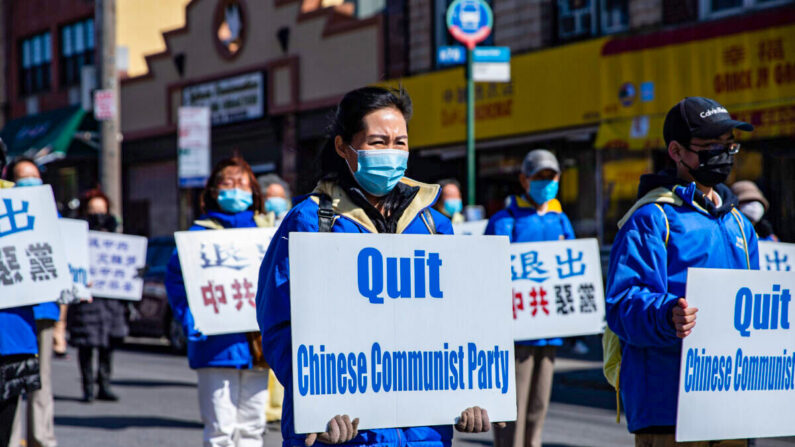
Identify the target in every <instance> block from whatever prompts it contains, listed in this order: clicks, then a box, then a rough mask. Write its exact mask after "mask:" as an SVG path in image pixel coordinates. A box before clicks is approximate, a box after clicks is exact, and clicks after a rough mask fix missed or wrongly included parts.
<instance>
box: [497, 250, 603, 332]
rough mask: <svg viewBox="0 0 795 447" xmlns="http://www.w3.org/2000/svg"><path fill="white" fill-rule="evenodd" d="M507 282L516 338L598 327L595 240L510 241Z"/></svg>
mask: <svg viewBox="0 0 795 447" xmlns="http://www.w3.org/2000/svg"><path fill="white" fill-rule="evenodd" d="M511 284H512V285H513V290H512V292H511V297H512V302H513V320H514V338H515V339H516V340H517V341H519V340H535V339H539V338H552V337H574V336H579V335H590V334H600V333H602V331H603V330H604V326H605V323H604V320H605V298H604V288H603V287H602V267H601V264H600V261H599V245H598V244H597V242H596V239H573V240H566V241H554V242H528V243H518V244H511Z"/></svg>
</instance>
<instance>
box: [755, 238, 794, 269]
mask: <svg viewBox="0 0 795 447" xmlns="http://www.w3.org/2000/svg"><path fill="white" fill-rule="evenodd" d="M759 270H767V271H771V272H795V244H785V243H783V242H765V241H759Z"/></svg>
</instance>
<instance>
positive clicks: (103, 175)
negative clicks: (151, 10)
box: [94, 0, 121, 217]
mask: <svg viewBox="0 0 795 447" xmlns="http://www.w3.org/2000/svg"><path fill="white" fill-rule="evenodd" d="M94 23H95V26H96V32H95V36H96V41H97V43H98V45H97V48H98V50H99V51H98V54H97V56H98V57H97V86H98V88H99V89H101V90H111V91H113V98H114V101H115V102H116V113H114V114H113V118H111V119H107V120H102V121H100V126H101V134H102V153H101V155H100V162H99V163H100V165H99V173H100V181H101V184H102V189H103V191H104V192H105V194H106V195H107V196H108V198H109V199H110V203H111V207H112V208H111V209H110V210H109V211H110V213H112V214H114V215H116V216H119V217H121V150H120V146H121V144H120V143H121V142H120V135H121V129H120V126H119V123H120V121H121V120H120V119H119V115H120V114H121V107H119V96H120V95H119V79H118V77H117V76H116V0H94Z"/></svg>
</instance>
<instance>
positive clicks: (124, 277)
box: [88, 231, 146, 301]
mask: <svg viewBox="0 0 795 447" xmlns="http://www.w3.org/2000/svg"><path fill="white" fill-rule="evenodd" d="M88 240H89V241H88V255H89V257H90V259H91V268H90V274H91V282H92V284H91V294H92V295H93V296H94V297H101V298H116V299H120V300H131V301H140V300H141V297H142V295H143V288H144V280H143V278H140V277H139V276H138V270H139V269H141V268H142V267H144V266H145V265H146V238H145V237H142V236H132V235H129V234H118V233H108V232H105V231H89V232H88Z"/></svg>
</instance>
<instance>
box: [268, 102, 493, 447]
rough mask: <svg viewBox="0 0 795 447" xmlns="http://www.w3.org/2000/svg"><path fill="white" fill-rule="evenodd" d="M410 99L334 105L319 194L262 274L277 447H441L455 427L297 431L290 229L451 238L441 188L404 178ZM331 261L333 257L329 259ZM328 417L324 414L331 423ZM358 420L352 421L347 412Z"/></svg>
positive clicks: (337, 423) (468, 418)
mask: <svg viewBox="0 0 795 447" xmlns="http://www.w3.org/2000/svg"><path fill="white" fill-rule="evenodd" d="M410 117H411V99H410V98H409V97H408V95H407V94H406V93H405V92H404V91H402V90H392V89H385V88H381V87H365V88H361V89H358V90H354V91H352V92H349V93H348V94H346V95H345V97H344V98H343V99H342V101H341V102H340V104H339V106H338V107H337V113H336V116H335V118H334V122H333V124H332V126H331V128H330V133H329V139H328V142H327V144H326V146H325V147H324V148H323V152H322V154H321V170H322V177H321V179H320V181H319V182H318V184H317V188H316V189H315V191H314V192H313V193H312V194H310V195H309V196H307V197H306V198H304V199H303V200H299V203H297V204H296V205H295V206H294V208H293V209H292V210H291V211H290V212H289V213H288V214H287V216H286V217H285V218H284V220H283V221H282V223H281V226H280V227H279V230H278V231H277V232H276V235H275V236H274V237H273V239H272V241H271V244H270V246H269V248H268V252H267V254H266V255H265V258H264V259H263V261H262V266H261V267H260V276H259V285H258V290H257V320H258V322H259V327H260V329H261V331H262V340H263V352H264V353H265V358H266V360H267V361H268V364H270V365H271V367H272V368H273V369H274V371H275V372H276V376H277V377H278V378H279V381H280V382H281V383H282V384H284V386H285V393H284V402H283V404H282V408H283V411H282V436H283V439H284V440H283V444H282V445H283V446H284V447H288V446H295V445H299V444H305V445H307V446H311V445H312V444H314V443H315V442H316V441H319V442H321V443H324V444H343V443H346V444H349V445H355V446H365V445H378V446H379V447H393V446H394V447H397V446H399V445H405V444H406V443H408V445H412V444H414V445H422V446H423V447H446V446H449V445H450V443H451V440H452V427H451V426H438V427H411V428H393V429H378V430H365V431H361V432H359V431H358V429H357V426H358V421H359V420H358V418H357V419H351V418H350V417H349V416H348V415H343V416H335V417H333V418H331V419H330V421H329V423H328V426H327V431H326V432H325V433H319V434H317V433H316V434H309V435H299V434H296V433H295V429H294V424H293V401H292V396H293V392H292V386H293V378H292V374H293V371H292V367H291V335H290V273H289V254H288V244H289V237H290V233H291V232H335V233H393V234H436V233H439V234H452V232H453V230H452V225H451V223H450V220H449V219H447V218H446V217H444V216H442V215H441V214H440V213H439V212H437V211H436V210H434V209H432V206H433V204H434V202H436V200H437V198H438V196H439V186H438V185H427V184H423V183H420V182H417V181H414V180H411V179H408V178H406V177H404V176H403V174H404V172H405V170H406V165H407V163H408V158H409V152H408V151H409V142H408V131H407V123H408V121H409V118H410ZM329 262H333V259H329ZM331 416H332V415H329V417H331ZM353 416H357V415H353ZM489 426H490V424H489V422H488V414H487V413H486V411H485V410H483V409H480V408H478V407H473V408H468V409H466V410H464V412H463V413H462V415H461V418H460V421H459V424H458V425H456V428H457V429H458V430H460V431H468V432H480V431H488V430H489Z"/></svg>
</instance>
